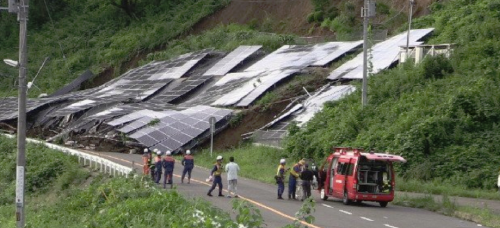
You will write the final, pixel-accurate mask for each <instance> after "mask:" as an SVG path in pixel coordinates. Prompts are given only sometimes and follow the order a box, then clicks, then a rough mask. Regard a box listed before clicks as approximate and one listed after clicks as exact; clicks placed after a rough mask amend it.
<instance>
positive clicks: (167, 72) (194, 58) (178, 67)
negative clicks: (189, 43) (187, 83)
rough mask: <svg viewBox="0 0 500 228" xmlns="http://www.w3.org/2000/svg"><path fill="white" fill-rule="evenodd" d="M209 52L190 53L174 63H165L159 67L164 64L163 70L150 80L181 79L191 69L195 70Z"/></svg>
mask: <svg viewBox="0 0 500 228" xmlns="http://www.w3.org/2000/svg"><path fill="white" fill-rule="evenodd" d="M207 53H208V51H206V52H201V53H188V54H184V55H181V56H179V57H178V58H177V59H175V60H173V61H164V62H162V63H159V64H157V65H161V64H163V66H162V67H161V70H159V71H158V72H156V73H155V74H153V75H152V76H151V77H149V80H158V79H177V78H181V77H182V76H184V74H186V73H187V72H188V71H189V70H190V69H191V68H193V67H194V66H195V65H196V64H197V63H198V62H199V61H200V60H202V59H203V58H205V57H206V56H207Z"/></svg>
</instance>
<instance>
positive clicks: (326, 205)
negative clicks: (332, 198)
mask: <svg viewBox="0 0 500 228" xmlns="http://www.w3.org/2000/svg"><path fill="white" fill-rule="evenodd" d="M322 205H323V206H325V207H328V208H333V207H332V206H330V205H328V204H324V203H322Z"/></svg>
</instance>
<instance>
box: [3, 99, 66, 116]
mask: <svg viewBox="0 0 500 228" xmlns="http://www.w3.org/2000/svg"><path fill="white" fill-rule="evenodd" d="M61 99H62V98H58V97H54V98H39V99H27V100H26V112H27V113H28V112H31V111H33V110H35V109H37V108H40V107H42V106H44V105H48V104H51V103H54V102H58V101H60V100H61ZM17 102H18V98H15V97H7V98H0V121H3V120H10V119H15V118H17V116H18V111H17V108H18V105H17Z"/></svg>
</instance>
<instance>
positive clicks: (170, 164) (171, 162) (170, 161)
mask: <svg viewBox="0 0 500 228" xmlns="http://www.w3.org/2000/svg"><path fill="white" fill-rule="evenodd" d="M162 166H163V168H164V169H165V177H164V178H163V188H166V185H167V184H172V175H173V174H174V166H175V159H174V158H173V157H172V156H167V157H165V158H164V159H163V162H162Z"/></svg>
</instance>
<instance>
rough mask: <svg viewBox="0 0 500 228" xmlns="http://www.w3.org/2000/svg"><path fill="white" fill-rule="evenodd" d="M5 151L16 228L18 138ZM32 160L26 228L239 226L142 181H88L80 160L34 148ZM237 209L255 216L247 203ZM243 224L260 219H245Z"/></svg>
mask: <svg viewBox="0 0 500 228" xmlns="http://www.w3.org/2000/svg"><path fill="white" fill-rule="evenodd" d="M0 151H1V153H2V156H0V173H1V174H2V175H0V188H1V189H2V192H1V193H0V224H1V226H2V227H15V220H14V219H15V217H14V216H12V215H13V213H14V205H13V203H12V202H13V199H14V194H15V193H14V192H15V191H14V190H15V159H14V158H15V151H16V149H15V140H14V139H7V138H4V137H0ZM27 157H28V163H27V166H26V169H27V173H26V192H27V194H26V218H27V220H26V227H36V228H41V227H50V228H52V227H54V228H58V227H210V226H211V224H212V222H216V223H220V224H221V225H222V227H238V225H237V223H235V222H234V221H232V220H231V218H230V216H229V215H228V214H227V213H225V212H222V211H221V210H219V209H216V208H213V207H212V206H211V205H209V203H208V202H206V201H202V200H187V199H185V198H183V197H182V196H181V195H180V194H179V193H178V192H177V191H175V190H172V191H168V192H165V191H163V190H161V189H158V188H156V186H152V185H150V182H149V181H142V180H141V179H140V178H136V179H125V178H121V177H117V178H112V179H108V178H106V177H104V176H100V175H97V176H94V177H93V178H92V179H87V178H88V177H89V176H90V173H89V171H88V170H85V169H81V168H80V165H79V164H78V161H77V159H76V158H75V157H70V156H67V155H65V154H63V153H61V152H57V151H53V150H50V149H48V148H45V147H43V146H33V145H31V144H28V148H27ZM30 158H36V159H30ZM234 207H235V208H240V209H241V210H245V212H246V213H249V215H252V214H253V213H254V212H255V211H254V209H252V208H253V207H249V206H248V204H247V203H246V202H241V201H239V203H236V204H235V205H234ZM249 209H250V210H249ZM203 219H204V221H202V220H203ZM237 222H238V223H242V224H246V225H248V224H250V223H252V222H258V221H256V220H252V219H250V218H248V219H244V218H243V217H241V218H240V219H239V220H238V221H237ZM257 224H258V223H257Z"/></svg>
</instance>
